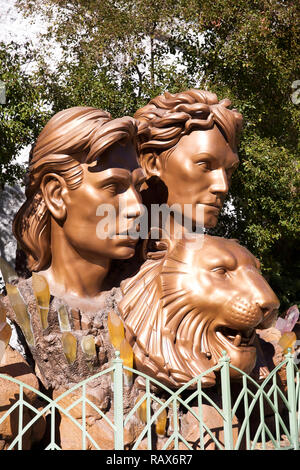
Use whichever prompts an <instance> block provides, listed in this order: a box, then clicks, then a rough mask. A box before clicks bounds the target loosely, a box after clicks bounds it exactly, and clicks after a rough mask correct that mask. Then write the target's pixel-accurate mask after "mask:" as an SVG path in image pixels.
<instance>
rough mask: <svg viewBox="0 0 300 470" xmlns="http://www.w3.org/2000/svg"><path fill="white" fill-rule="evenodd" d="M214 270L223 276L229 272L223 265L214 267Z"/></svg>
mask: <svg viewBox="0 0 300 470" xmlns="http://www.w3.org/2000/svg"><path fill="white" fill-rule="evenodd" d="M212 271H213V272H214V273H217V274H220V275H222V276H224V275H225V274H226V273H227V269H226V268H224V267H222V266H220V267H218V268H214V269H212Z"/></svg>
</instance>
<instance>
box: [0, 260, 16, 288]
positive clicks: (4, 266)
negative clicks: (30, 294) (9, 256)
mask: <svg viewBox="0 0 300 470" xmlns="http://www.w3.org/2000/svg"><path fill="white" fill-rule="evenodd" d="M0 271H1V273H2V276H3V279H4V282H5V283H10V282H12V281H14V280H17V279H18V275H17V273H16V271H15V270H14V269H13V268H12V267H11V265H10V264H9V263H8V262H7V261H6V260H5V259H4V258H1V256H0Z"/></svg>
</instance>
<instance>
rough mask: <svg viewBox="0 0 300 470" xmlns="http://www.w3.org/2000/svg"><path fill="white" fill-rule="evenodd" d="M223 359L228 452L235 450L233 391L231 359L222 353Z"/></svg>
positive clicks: (223, 397) (223, 392) (223, 400)
mask: <svg viewBox="0 0 300 470" xmlns="http://www.w3.org/2000/svg"><path fill="white" fill-rule="evenodd" d="M222 354H223V357H221V359H220V361H219V362H220V364H221V390H222V408H223V416H224V421H223V422H224V444H225V449H226V450H232V449H233V436H232V413H231V390H230V370H229V369H230V364H229V362H230V358H229V357H228V356H227V353H226V351H222Z"/></svg>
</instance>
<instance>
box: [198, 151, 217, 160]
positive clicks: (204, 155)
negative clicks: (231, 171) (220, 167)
mask: <svg viewBox="0 0 300 470" xmlns="http://www.w3.org/2000/svg"><path fill="white" fill-rule="evenodd" d="M197 157H201V158H213V159H214V160H216V158H217V157H216V156H215V155H213V154H212V153H208V152H199V153H194V154H193V158H197Z"/></svg>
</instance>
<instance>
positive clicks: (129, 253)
mask: <svg viewBox="0 0 300 470" xmlns="http://www.w3.org/2000/svg"><path fill="white" fill-rule="evenodd" d="M135 246H136V245H135V244H130V245H125V243H124V245H121V246H120V245H118V246H116V248H115V251H114V254H113V256H112V257H113V258H114V259H129V258H132V257H133V256H134V254H135Z"/></svg>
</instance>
